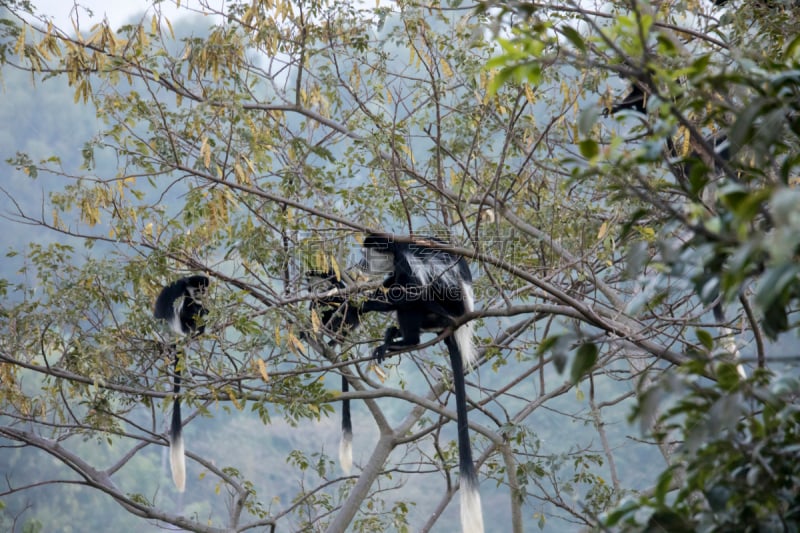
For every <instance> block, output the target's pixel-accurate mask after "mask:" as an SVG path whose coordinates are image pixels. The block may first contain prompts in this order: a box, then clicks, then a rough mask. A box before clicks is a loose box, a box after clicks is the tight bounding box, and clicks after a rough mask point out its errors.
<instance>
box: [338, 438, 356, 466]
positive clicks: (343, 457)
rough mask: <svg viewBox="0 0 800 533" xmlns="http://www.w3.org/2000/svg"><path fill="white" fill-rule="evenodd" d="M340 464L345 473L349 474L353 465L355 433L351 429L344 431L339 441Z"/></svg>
mask: <svg viewBox="0 0 800 533" xmlns="http://www.w3.org/2000/svg"><path fill="white" fill-rule="evenodd" d="M339 465H340V466H341V467H342V472H344V473H345V474H349V473H350V469H351V468H352V467H353V433H352V432H351V431H343V432H342V438H341V440H340V441H339Z"/></svg>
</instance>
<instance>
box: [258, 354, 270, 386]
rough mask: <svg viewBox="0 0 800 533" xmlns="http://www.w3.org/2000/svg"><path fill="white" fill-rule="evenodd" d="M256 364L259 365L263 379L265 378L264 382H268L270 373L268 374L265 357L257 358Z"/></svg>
mask: <svg viewBox="0 0 800 533" xmlns="http://www.w3.org/2000/svg"><path fill="white" fill-rule="evenodd" d="M256 364H257V365H258V372H259V373H260V374H261V379H263V380H264V383H266V382H268V381H269V374H267V363H265V362H264V360H263V359H257V360H256Z"/></svg>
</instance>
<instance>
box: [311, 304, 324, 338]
mask: <svg viewBox="0 0 800 533" xmlns="http://www.w3.org/2000/svg"><path fill="white" fill-rule="evenodd" d="M321 329H322V320H320V318H319V314H317V310H316V309H312V310H311V330H312V331H313V332H314V333H319V332H320V330H321Z"/></svg>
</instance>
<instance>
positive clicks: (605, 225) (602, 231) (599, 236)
mask: <svg viewBox="0 0 800 533" xmlns="http://www.w3.org/2000/svg"><path fill="white" fill-rule="evenodd" d="M606 233H608V221H607V220H606V221H605V222H603V223H602V224H600V229H599V230H598V231H597V240H598V241H602V240H603V237H605V236H606Z"/></svg>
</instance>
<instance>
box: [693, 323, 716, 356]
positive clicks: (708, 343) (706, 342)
mask: <svg viewBox="0 0 800 533" xmlns="http://www.w3.org/2000/svg"><path fill="white" fill-rule="evenodd" d="M694 334H695V335H696V336H697V340H699V341H700V344H702V345H703V348H705V349H706V351H708V352H710V351H711V350H713V349H714V337H713V336H712V335H711V333H709V332H708V331H706V330H704V329H700V328H698V329H696V330H695V331H694Z"/></svg>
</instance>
